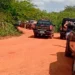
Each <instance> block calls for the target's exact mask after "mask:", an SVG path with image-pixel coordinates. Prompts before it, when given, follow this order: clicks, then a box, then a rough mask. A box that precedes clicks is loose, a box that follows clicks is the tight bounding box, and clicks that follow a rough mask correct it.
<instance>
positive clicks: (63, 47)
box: [54, 45, 66, 48]
mask: <svg viewBox="0 0 75 75" xmlns="http://www.w3.org/2000/svg"><path fill="white" fill-rule="evenodd" d="M54 46H58V47H63V48H66V47H65V46H61V45H54Z"/></svg>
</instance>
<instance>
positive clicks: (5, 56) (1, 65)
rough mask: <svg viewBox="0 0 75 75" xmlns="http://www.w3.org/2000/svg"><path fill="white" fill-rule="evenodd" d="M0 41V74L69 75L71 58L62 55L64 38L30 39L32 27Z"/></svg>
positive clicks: (31, 37)
mask: <svg viewBox="0 0 75 75" xmlns="http://www.w3.org/2000/svg"><path fill="white" fill-rule="evenodd" d="M21 30H22V31H23V32H24V33H25V34H23V35H22V36H20V37H12V38H9V39H4V40H0V75H72V74H71V73H72V59H71V58H67V57H65V56H64V51H65V43H66V41H65V40H60V39H58V37H59V34H57V33H55V37H54V39H46V38H34V37H33V32H32V30H25V29H21Z"/></svg>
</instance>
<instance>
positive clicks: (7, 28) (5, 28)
mask: <svg viewBox="0 0 75 75" xmlns="http://www.w3.org/2000/svg"><path fill="white" fill-rule="evenodd" d="M14 35H20V32H19V31H17V29H16V28H15V27H14V26H13V25H12V24H10V23H5V22H1V23H0V36H14Z"/></svg>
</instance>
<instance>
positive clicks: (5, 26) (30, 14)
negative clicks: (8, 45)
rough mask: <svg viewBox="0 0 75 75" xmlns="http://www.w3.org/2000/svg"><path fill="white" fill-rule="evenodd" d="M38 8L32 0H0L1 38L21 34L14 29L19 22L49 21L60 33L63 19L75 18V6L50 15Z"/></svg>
mask: <svg viewBox="0 0 75 75" xmlns="http://www.w3.org/2000/svg"><path fill="white" fill-rule="evenodd" d="M36 7H37V6H36V5H34V4H32V3H31V1H30V0H23V1H20V0H0V36H8V35H18V34H20V32H18V31H17V29H16V28H15V27H14V24H15V23H16V22H17V21H19V20H21V21H26V20H30V19H34V20H38V19H41V18H45V19H49V20H51V21H52V22H53V24H54V25H55V26H56V30H55V31H56V32H58V31H59V27H60V25H61V22H62V19H63V18H65V17H68V18H75V6H66V7H65V9H64V10H63V11H60V12H50V13H48V12H47V11H45V10H43V11H41V10H40V9H38V8H36Z"/></svg>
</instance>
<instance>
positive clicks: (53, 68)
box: [49, 52, 73, 75]
mask: <svg viewBox="0 0 75 75" xmlns="http://www.w3.org/2000/svg"><path fill="white" fill-rule="evenodd" d="M53 56H54V55H53ZM72 63H73V60H72V58H67V57H65V56H64V53H63V52H59V53H57V61H56V62H53V63H51V64H50V66H49V75H72Z"/></svg>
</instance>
